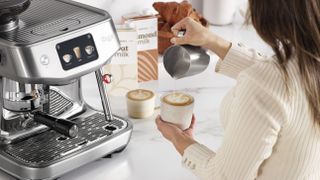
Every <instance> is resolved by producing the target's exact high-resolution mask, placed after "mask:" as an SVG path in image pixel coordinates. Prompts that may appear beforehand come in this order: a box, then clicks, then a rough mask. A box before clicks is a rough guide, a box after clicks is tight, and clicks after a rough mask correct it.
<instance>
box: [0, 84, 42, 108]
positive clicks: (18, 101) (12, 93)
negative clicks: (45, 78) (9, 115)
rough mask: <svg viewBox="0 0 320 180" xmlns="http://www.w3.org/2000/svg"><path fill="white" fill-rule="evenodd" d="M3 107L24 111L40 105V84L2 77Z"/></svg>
mask: <svg viewBox="0 0 320 180" xmlns="http://www.w3.org/2000/svg"><path fill="white" fill-rule="evenodd" d="M3 92H4V94H3V105H4V106H3V107H4V108H5V109H7V110H10V111H16V112H26V111H33V110H36V109H38V108H40V107H41V99H42V97H41V96H42V94H43V90H42V85H36V84H22V83H19V82H16V81H12V80H10V79H6V78H3Z"/></svg>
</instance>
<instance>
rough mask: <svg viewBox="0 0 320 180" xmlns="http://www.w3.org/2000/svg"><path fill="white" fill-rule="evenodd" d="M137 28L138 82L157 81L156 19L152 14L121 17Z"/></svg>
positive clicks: (133, 14) (145, 13) (144, 13)
mask: <svg viewBox="0 0 320 180" xmlns="http://www.w3.org/2000/svg"><path fill="white" fill-rule="evenodd" d="M123 21H124V22H132V23H134V24H135V26H136V28H137V33H138V35H137V41H138V79H139V82H146V81H151V80H158V18H157V17H156V16H155V15H153V14H152V12H151V13H150V12H148V11H145V12H143V13H131V14H127V15H124V16H123Z"/></svg>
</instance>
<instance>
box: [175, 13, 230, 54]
mask: <svg viewBox="0 0 320 180" xmlns="http://www.w3.org/2000/svg"><path fill="white" fill-rule="evenodd" d="M171 30H172V32H173V34H174V35H175V36H176V37H174V38H172V39H171V43H173V44H176V45H182V44H189V45H193V46H202V47H203V48H206V49H209V50H211V51H213V52H214V53H216V54H217V55H218V56H219V57H220V59H224V57H225V56H226V55H227V53H228V51H229V49H230V47H231V45H232V44H231V42H229V41H226V40H225V39H223V38H221V37H219V36H217V35H216V34H214V33H212V32H211V31H210V30H209V29H208V28H206V27H203V26H202V25H201V24H200V23H198V22H196V21H194V20H193V19H191V18H189V17H187V18H185V19H183V20H181V21H180V22H178V23H177V24H176V25H174V26H173V27H172V29H171ZM181 30H185V31H186V33H185V35H184V36H183V37H177V36H178V33H179V31H181Z"/></svg>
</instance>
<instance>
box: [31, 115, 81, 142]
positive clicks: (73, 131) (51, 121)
mask: <svg viewBox="0 0 320 180" xmlns="http://www.w3.org/2000/svg"><path fill="white" fill-rule="evenodd" d="M34 121H35V122H38V123H41V124H44V125H46V126H48V127H49V128H51V129H53V130H54V131H57V132H58V133H60V134H63V135H65V136H67V137H70V138H74V137H76V136H77V135H78V132H79V128H78V126H77V124H76V123H75V122H73V121H69V120H65V119H58V118H55V117H53V116H50V115H47V114H45V113H42V112H36V113H35V114H34Z"/></svg>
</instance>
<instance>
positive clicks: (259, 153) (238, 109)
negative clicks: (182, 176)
mask: <svg viewBox="0 0 320 180" xmlns="http://www.w3.org/2000/svg"><path fill="white" fill-rule="evenodd" d="M257 56H259V58H257ZM261 57H262V56H260V55H257V53H255V52H253V51H250V50H247V49H246V48H243V47H240V46H236V47H233V48H231V50H230V52H229V54H228V55H227V56H226V58H225V59H224V60H223V61H221V62H219V64H218V65H217V71H218V72H221V73H223V74H225V75H228V76H230V77H233V78H236V77H237V81H238V83H237V86H236V87H235V89H234V93H233V94H232V96H233V100H232V107H233V108H232V110H231V112H230V113H231V114H230V116H229V119H228V125H227V127H226V129H225V135H224V140H223V142H222V145H221V147H220V148H219V150H218V151H217V152H216V153H215V152H213V151H211V150H210V149H208V148H207V147H205V146H204V145H201V144H193V145H191V146H189V147H188V148H187V149H186V150H185V151H184V154H183V157H182V164H183V165H184V166H185V167H187V168H188V169H190V170H191V171H192V172H193V173H194V174H195V175H197V176H198V177H199V178H200V179H203V180H209V179H210V180H211V179H212V180H213V179H214V180H221V179H228V180H229V179H230V180H235V179H236V180H250V179H255V178H256V177H257V174H258V171H259V167H260V166H261V164H262V163H263V162H264V161H265V160H266V159H267V158H268V157H270V155H271V154H272V151H273V146H274V145H275V143H276V142H277V138H278V134H279V132H280V130H281V126H282V124H283V123H284V121H285V118H286V117H285V115H284V110H283V108H282V106H281V102H279V99H278V98H277V97H274V95H273V94H272V93H270V92H269V90H268V88H267V87H265V86H269V84H265V83H264V82H261V81H259V80H257V79H256V78H255V77H256V76H257V73H260V71H262V72H261V73H269V69H268V68H265V69H264V68H263V66H262V67H259V68H258V70H255V67H252V66H253V64H254V63H255V62H256V61H257V60H259V59H260V58H261ZM249 67H250V69H251V68H252V69H253V70H249V71H248V72H242V71H244V70H246V69H248V68H249ZM240 72H242V73H240Z"/></svg>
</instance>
